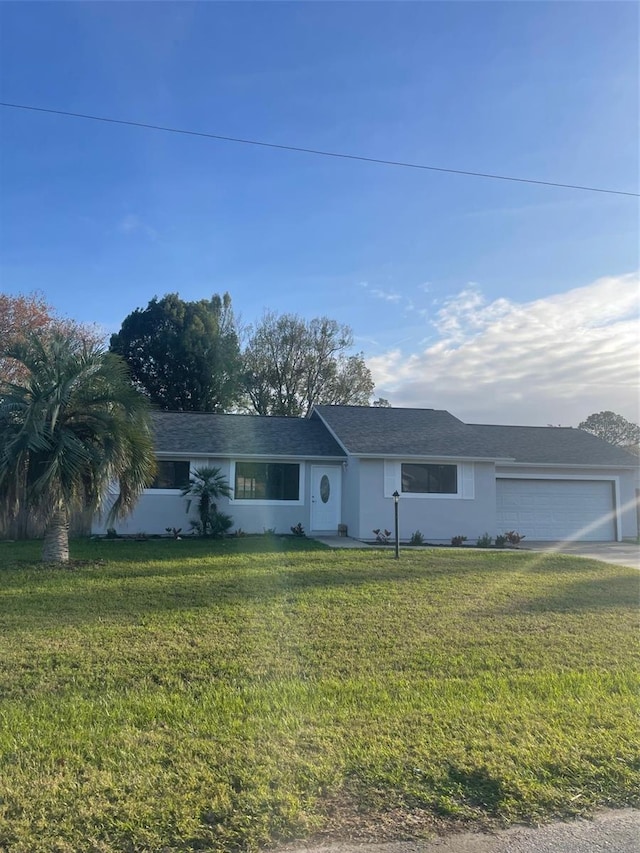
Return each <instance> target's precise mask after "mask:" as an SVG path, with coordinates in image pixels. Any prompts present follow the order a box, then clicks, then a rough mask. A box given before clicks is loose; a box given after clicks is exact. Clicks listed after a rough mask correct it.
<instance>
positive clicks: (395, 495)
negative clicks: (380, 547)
mask: <svg viewBox="0 0 640 853" xmlns="http://www.w3.org/2000/svg"><path fill="white" fill-rule="evenodd" d="M392 497H393V509H394V515H395V524H396V560H399V559H400V530H399V528H398V501H399V500H400V495H399V494H398V490H397V489H396V490H395V492H394V493H393V495H392Z"/></svg>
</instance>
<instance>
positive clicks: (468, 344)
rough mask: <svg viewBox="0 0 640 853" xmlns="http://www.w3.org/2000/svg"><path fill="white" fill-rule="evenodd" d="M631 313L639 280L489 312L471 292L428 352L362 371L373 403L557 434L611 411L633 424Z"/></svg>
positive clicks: (499, 302) (385, 359)
mask: <svg viewBox="0 0 640 853" xmlns="http://www.w3.org/2000/svg"><path fill="white" fill-rule="evenodd" d="M639 309H640V280H639V278H638V275H637V274H630V275H624V276H617V277H614V276H612V277H608V278H602V279H599V280H598V281H596V282H594V283H592V284H590V285H587V286H586V287H580V288H575V289H573V290H570V291H568V292H566V293H560V294H555V295H553V296H549V297H546V298H543V299H536V300H534V301H531V302H515V301H513V300H509V299H496V300H494V301H493V302H488V301H487V300H486V298H485V297H484V296H483V294H482V292H481V290H480V288H479V287H478V286H477V285H476V284H471V283H470V284H469V285H467V287H465V289H464V290H462V291H461V292H460V293H459V294H458V295H457V296H456V297H454V298H452V299H449V300H447V301H446V302H445V303H444V305H443V306H442V307H441V308H440V310H439V311H437V313H436V314H435V319H434V320H433V321H432V325H433V327H434V331H435V340H434V337H433V336H432V337H431V339H430V341H429V346H427V348H426V349H424V350H422V351H420V352H415V353H413V354H410V355H408V356H407V355H405V354H403V353H402V351H401V350H400V349H398V348H395V349H392V350H390V351H388V352H387V353H385V354H383V355H381V356H377V357H375V358H372V359H370V360H369V361H368V364H369V366H370V368H371V370H372V372H373V376H374V379H375V381H376V393H377V394H382V395H383V396H384V397H388V398H389V400H390V401H391V402H392V404H393V405H395V406H424V407H432V408H443V409H449V410H450V411H451V412H453V414H455V415H457V416H458V417H460V418H462V419H463V420H466V421H471V422H473V421H484V422H486V423H513V424H534V425H535V424H542V425H544V424H547V423H555V424H558V423H562V424H563V425H565V426H571V425H573V426H576V425H577V424H578V423H579V422H580V421H581V420H584V418H585V417H586V416H587V415H589V414H590V413H591V412H597V411H602V410H603V409H611V410H613V411H616V412H619V413H620V414H622V415H624V416H625V417H626V418H629V419H630V420H633V421H636V422H637V420H638V400H639V398H638V365H639V357H640V345H639V328H638V312H639Z"/></svg>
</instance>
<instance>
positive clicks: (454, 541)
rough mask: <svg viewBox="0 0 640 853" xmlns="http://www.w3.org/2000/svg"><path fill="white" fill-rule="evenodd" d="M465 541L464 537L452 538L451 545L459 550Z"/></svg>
mask: <svg viewBox="0 0 640 853" xmlns="http://www.w3.org/2000/svg"><path fill="white" fill-rule="evenodd" d="M466 541H467V537H466V536H452V537H451V544H452V545H453V546H455V547H456V548H459V547H460V546H461V545H462V544H463V543H464V542H466Z"/></svg>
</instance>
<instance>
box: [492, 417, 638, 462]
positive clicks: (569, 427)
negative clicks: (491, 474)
mask: <svg viewBox="0 0 640 853" xmlns="http://www.w3.org/2000/svg"><path fill="white" fill-rule="evenodd" d="M567 429H570V427H567ZM500 464H501V465H504V466H505V467H513V468H603V469H604V468H606V469H607V470H611V469H615V468H620V469H622V470H628V469H630V470H632V471H635V470H636V469H637V468H638V467H639V466H638V465H623V464H621V463H620V462H615V463H613V462H609V463H606V462H515V461H512V460H509V461H508V462H500Z"/></svg>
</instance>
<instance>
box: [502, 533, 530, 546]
mask: <svg viewBox="0 0 640 853" xmlns="http://www.w3.org/2000/svg"><path fill="white" fill-rule="evenodd" d="M504 535H505V537H506V539H507V542H508V543H509V545H519V544H520V543H521V542H522V540H523V539H525V538H526V537H525V536H523V535H522V533H518V532H517V530H509V531H507V533H505V534H504Z"/></svg>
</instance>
